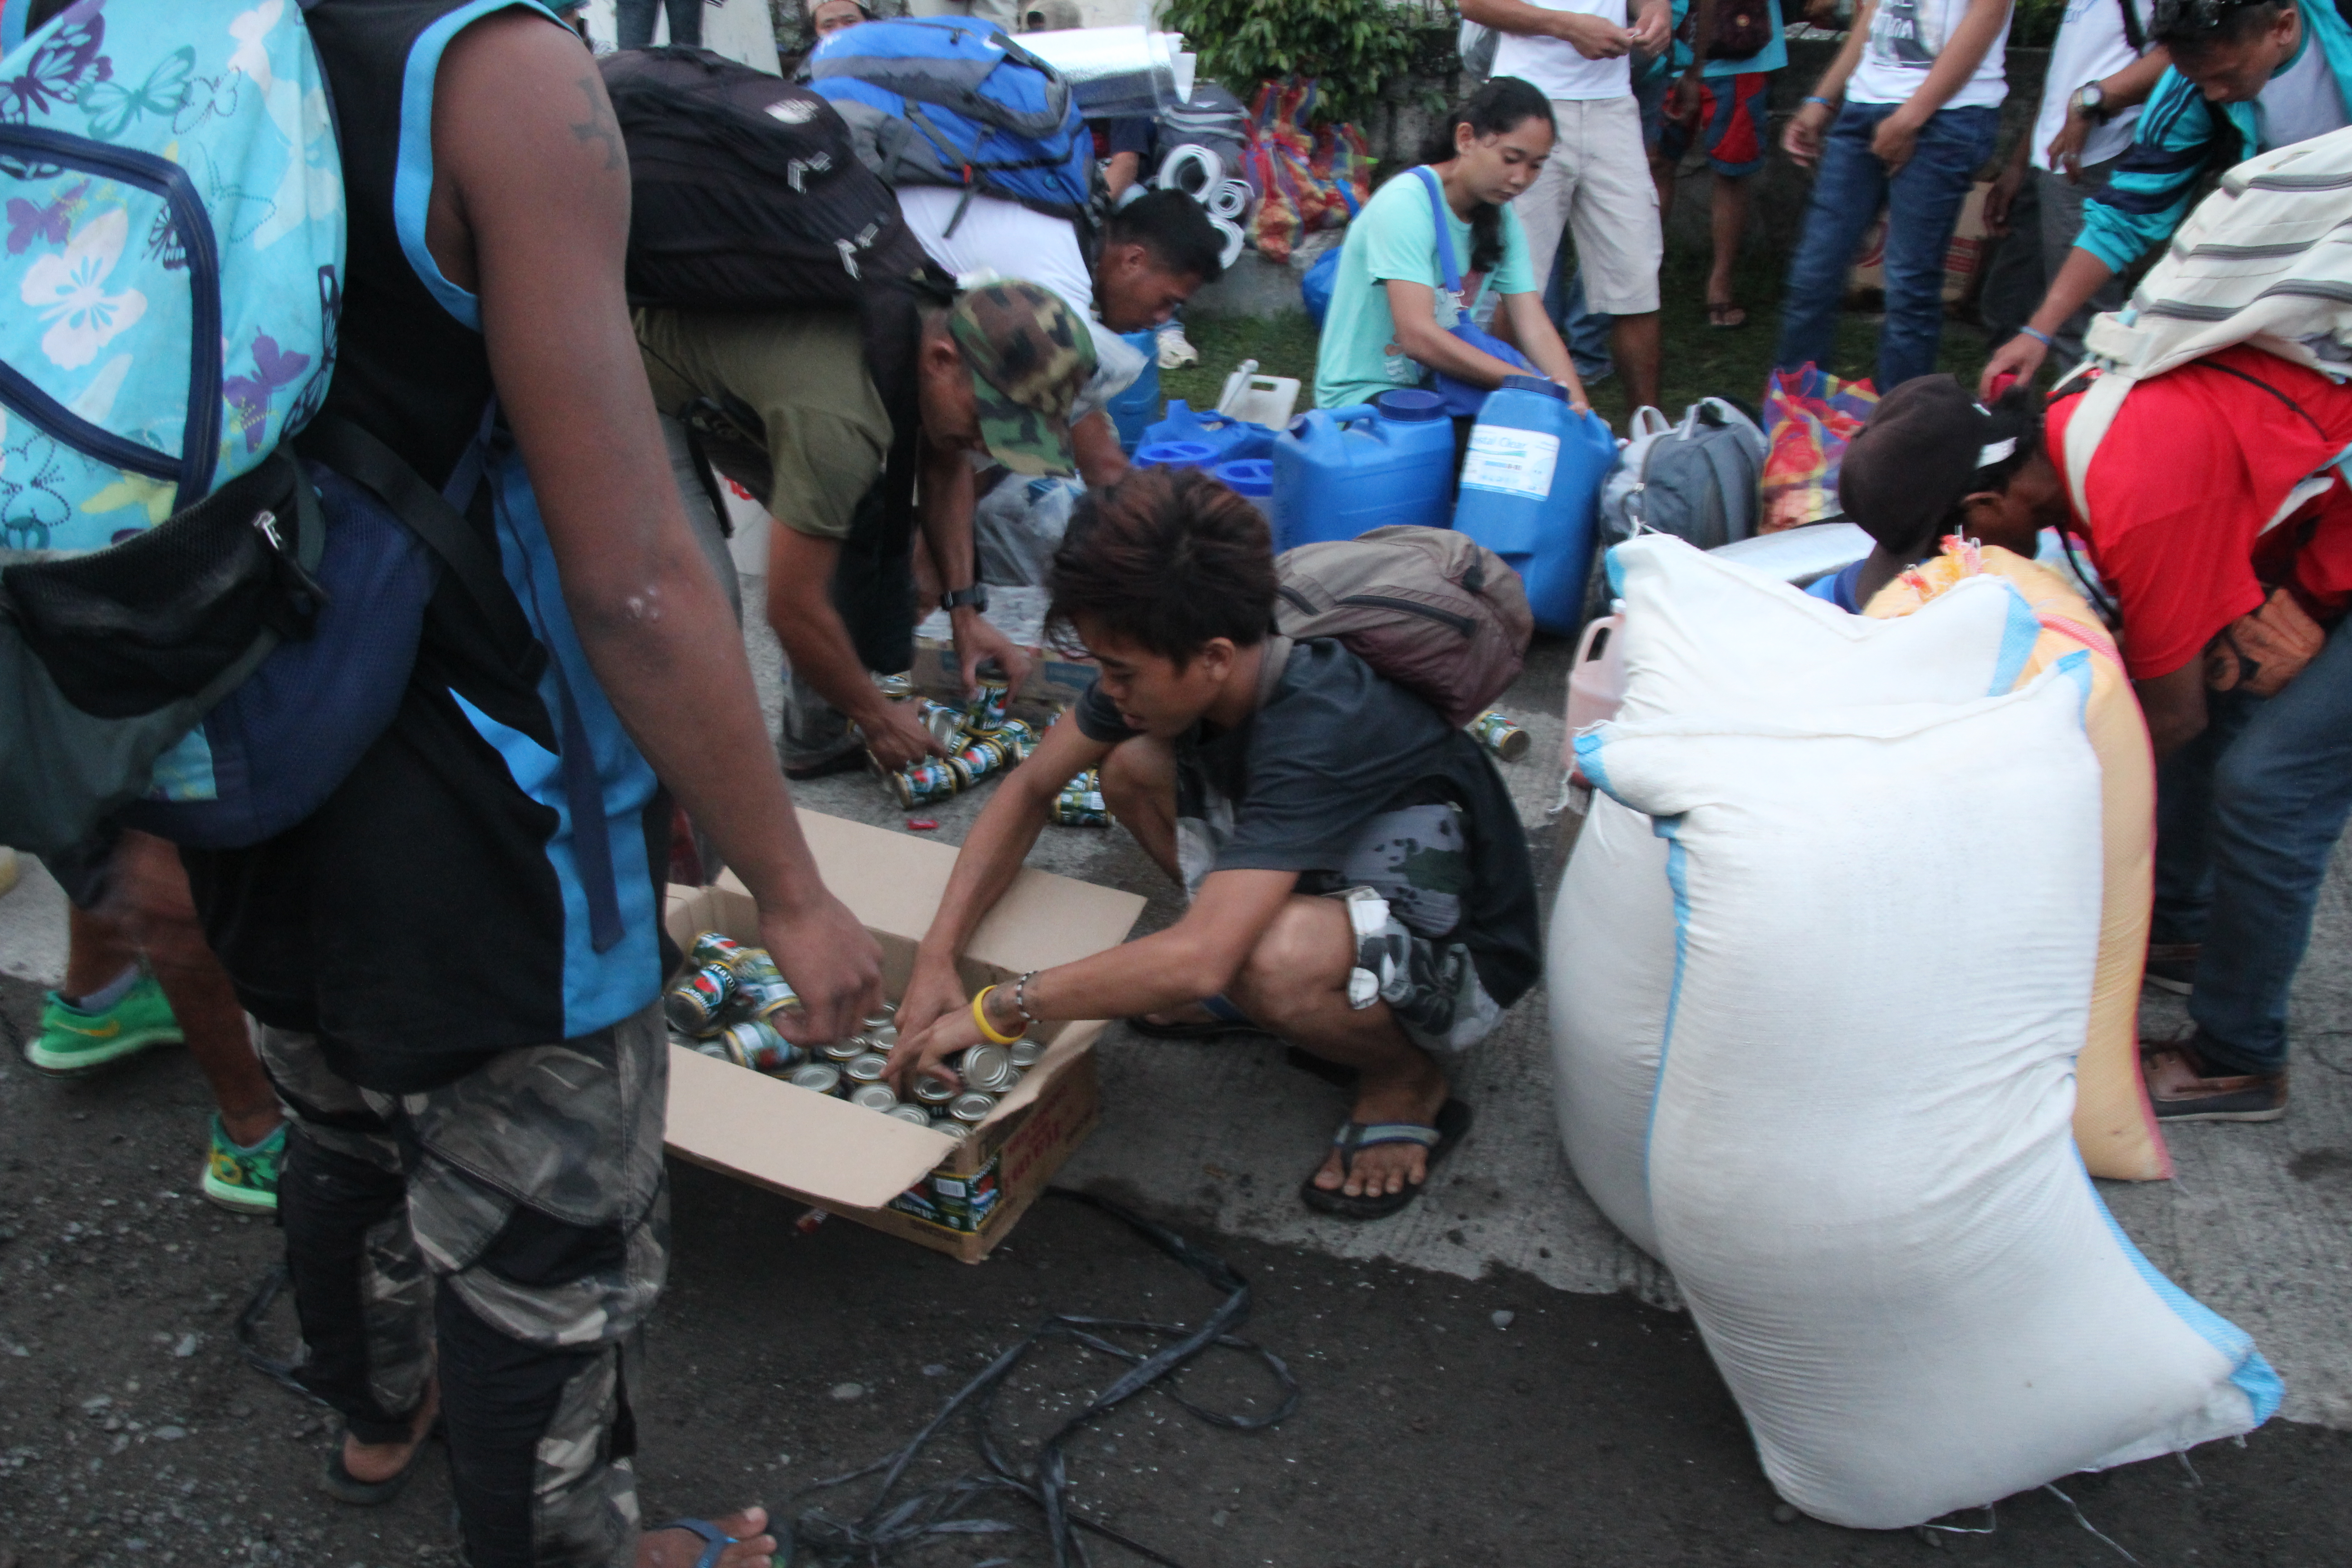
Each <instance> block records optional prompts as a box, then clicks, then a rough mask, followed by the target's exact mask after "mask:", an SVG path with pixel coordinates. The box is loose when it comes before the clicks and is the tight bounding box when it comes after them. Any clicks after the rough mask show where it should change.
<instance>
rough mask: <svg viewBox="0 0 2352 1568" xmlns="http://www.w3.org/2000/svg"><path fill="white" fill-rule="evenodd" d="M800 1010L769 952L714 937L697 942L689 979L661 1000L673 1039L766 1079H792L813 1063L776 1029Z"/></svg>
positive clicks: (691, 953)
mask: <svg viewBox="0 0 2352 1568" xmlns="http://www.w3.org/2000/svg"><path fill="white" fill-rule="evenodd" d="M800 1005H801V1004H800V998H799V997H797V996H795V995H793V988H792V987H791V986H790V985H787V984H785V983H784V977H783V975H782V973H780V972H779V971H778V970H777V968H776V961H775V960H774V959H772V958H771V957H770V956H768V952H767V950H766V949H765V948H758V947H747V946H745V945H744V944H743V943H741V942H737V941H735V940H734V939H733V938H731V937H729V936H727V935H725V934H724V933H722V932H719V931H704V932H703V933H702V934H701V935H700V936H698V937H696V938H695V939H694V945H693V947H692V948H691V949H690V950H688V954H687V971H686V973H684V974H683V975H682V976H680V977H679V979H678V982H677V984H675V985H673V986H671V987H670V989H669V992H668V994H667V995H666V996H664V997H663V998H662V1010H663V1013H664V1015H665V1016H667V1018H668V1020H669V1026H670V1030H671V1033H672V1035H673V1036H676V1037H682V1043H683V1044H686V1045H688V1046H690V1047H693V1048H694V1049H696V1050H698V1051H700V1052H702V1053H703V1054H704V1055H705V1056H711V1057H719V1058H724V1059H725V1060H728V1061H730V1062H733V1063H734V1064H735V1065H736V1066H738V1067H747V1068H751V1069H752V1070H753V1071H755V1072H767V1073H789V1072H790V1071H792V1070H793V1068H796V1067H798V1066H800V1065H801V1064H802V1063H803V1062H804V1061H806V1060H807V1059H808V1053H807V1052H805V1051H803V1050H802V1049H801V1047H798V1046H795V1045H793V1043H792V1042H791V1041H790V1040H787V1039H785V1038H784V1037H783V1034H782V1031H780V1030H779V1029H778V1028H777V1027H776V1018H777V1016H778V1015H779V1014H782V1013H783V1012H785V1011H786V1010H787V1009H791V1010H797V1009H798V1008H799V1006H800Z"/></svg>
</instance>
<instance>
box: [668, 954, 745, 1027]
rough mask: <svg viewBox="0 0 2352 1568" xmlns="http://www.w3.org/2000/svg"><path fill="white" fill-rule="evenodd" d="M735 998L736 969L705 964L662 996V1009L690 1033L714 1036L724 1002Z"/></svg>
mask: <svg viewBox="0 0 2352 1568" xmlns="http://www.w3.org/2000/svg"><path fill="white" fill-rule="evenodd" d="M734 1000H735V972H734V971H733V970H731V969H730V968H728V967H727V966H726V965H725V964H723V963H706V964H704V965H703V966H702V967H701V968H699V969H697V970H695V971H693V972H692V973H688V974H687V975H685V976H683V977H682V978H680V979H679V981H678V983H677V984H675V985H673V986H671V987H670V988H669V994H668V995H667V996H665V997H663V998H662V1012H663V1013H664V1014H665V1015H666V1016H667V1017H668V1019H669V1021H670V1022H671V1023H673V1024H675V1025H677V1026H678V1027H679V1028H681V1029H684V1030H685V1031H686V1032H687V1033H688V1034H689V1035H705V1036H707V1035H715V1034H717V1033H718V1032H719V1017H720V1016H721V1015H722V1014H724V1013H725V1012H726V1011H727V1005H728V1004H729V1003H730V1002H732V1001H734Z"/></svg>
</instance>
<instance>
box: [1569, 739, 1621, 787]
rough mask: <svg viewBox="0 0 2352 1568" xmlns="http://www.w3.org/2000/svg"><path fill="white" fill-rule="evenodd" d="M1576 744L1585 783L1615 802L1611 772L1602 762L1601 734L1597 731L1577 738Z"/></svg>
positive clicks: (1577, 760) (1577, 762) (1578, 760)
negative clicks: (1611, 786)
mask: <svg viewBox="0 0 2352 1568" xmlns="http://www.w3.org/2000/svg"><path fill="white" fill-rule="evenodd" d="M1575 743H1576V765H1577V766H1578V767H1580V768H1582V769H1583V770H1584V777H1585V782H1586V783H1588V784H1591V785H1592V787H1593V788H1594V789H1597V790H1599V791H1600V792H1601V794H1603V795H1607V796H1608V797H1609V798H1610V799H1612V800H1615V799H1616V798H1617V792H1616V791H1615V790H1613V789H1611V788H1610V787H1609V770H1608V768H1607V767H1605V766H1603V765H1602V763H1601V744H1602V742H1601V735H1600V732H1599V731H1594V732H1593V733H1591V734H1590V735H1579V736H1577V737H1576V742H1575Z"/></svg>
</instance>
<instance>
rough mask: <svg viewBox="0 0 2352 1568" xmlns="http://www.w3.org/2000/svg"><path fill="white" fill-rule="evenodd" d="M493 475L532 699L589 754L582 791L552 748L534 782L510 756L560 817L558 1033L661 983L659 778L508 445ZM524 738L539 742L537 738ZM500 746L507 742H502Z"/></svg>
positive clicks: (585, 1029) (575, 1030) (583, 1025)
mask: <svg viewBox="0 0 2352 1568" xmlns="http://www.w3.org/2000/svg"><path fill="white" fill-rule="evenodd" d="M492 481H493V486H492V489H493V494H494V496H495V498H496V500H497V502H498V507H497V512H498V521H499V560H500V563H501V565H502V567H503V568H504V571H505V574H506V578H507V583H508V585H509V587H511V588H512V589H513V590H514V595H515V597H516V599H517V600H519V601H520V604H521V605H522V608H523V613H524V615H525V616H528V617H529V618H530V623H531V629H532V631H533V632H534V633H535V634H537V636H538V638H539V641H540V643H541V646H543V647H545V648H546V649H547V653H548V661H549V665H550V668H549V670H548V673H547V674H546V675H545V676H543V677H541V683H540V700H541V701H542V702H543V703H545V704H546V706H547V710H548V711H549V712H550V713H551V714H553V715H555V716H556V717H557V719H558V721H559V723H560V725H561V728H560V730H559V731H558V732H559V735H560V736H561V737H562V741H564V742H569V741H570V740H571V739H572V735H573V734H574V733H577V734H578V735H579V737H580V741H581V743H582V744H583V745H584V746H585V747H586V756H587V761H588V762H589V763H591V767H590V769H589V770H588V778H587V781H586V782H587V788H586V789H585V791H584V792H583V790H582V789H581V788H580V787H579V786H580V783H581V781H580V780H579V779H578V778H567V777H566V774H565V772H564V768H563V759H562V757H561V756H557V757H555V758H554V760H553V761H552V762H551V763H547V764H544V765H543V766H541V767H538V768H535V769H534V770H533V772H532V774H531V777H532V780H533V781H534V782H531V783H526V782H525V778H524V773H523V772H522V771H521V770H520V769H519V768H518V767H517V766H516V763H515V760H514V758H513V757H512V756H511V755H509V757H508V763H509V771H510V772H513V773H515V782H516V783H517V784H519V785H521V786H522V787H523V789H524V793H526V794H527V795H530V797H531V798H532V799H533V800H535V801H538V802H539V803H540V804H541V805H546V806H549V807H551V808H552V809H553V810H555V811H556V812H557V813H559V814H560V815H561V816H562V826H559V827H558V829H557V832H556V834H555V836H554V837H552V838H551V840H550V841H549V843H548V846H547V856H548V860H549V862H550V864H551V865H552V866H553V868H554V869H555V874H556V879H557V881H558V883H559V884H560V885H561V886H562V889H563V905H564V929H563V1006H564V1034H565V1037H566V1038H573V1037H578V1036H581V1035H584V1034H589V1033H593V1031H595V1030H597V1029H601V1028H604V1027H605V1026H607V1025H610V1024H614V1023H616V1022H618V1021H619V1020H620V1019H622V1018H625V1017H627V1016H629V1015H630V1014H632V1013H635V1012H636V1011H637V1010H638V1009H639V1008H641V1007H643V1006H645V1005H646V1004H647V1003H648V1002H651V1001H652V1000H653V999H654V996H655V994H656V992H657V991H658V989H659V984H660V979H661V961H660V958H659V955H658V941H659V938H658V936H657V935H656V931H657V927H658V921H659V910H660V889H657V888H656V887H655V886H654V882H653V872H652V868H651V867H650V866H649V865H648V864H647V861H646V841H645V824H644V812H645V808H646V804H647V803H648V802H650V801H651V800H652V799H653V797H654V793H655V791H656V788H657V787H658V784H657V783H656V779H655V777H654V772H653V769H652V768H651V767H650V766H649V765H647V763H646V760H645V758H644V757H643V756H642V755H641V754H639V752H638V751H637V749H636V746H635V742H632V741H630V739H629V737H628V735H627V733H626V732H625V731H624V730H623V729H622V728H621V721H620V718H619V716H618V715H617V714H615V713H614V711H613V707H612V704H611V703H610V702H609V701H607V700H606V699H605V697H604V688H603V687H601V686H599V685H598V684H597V682H596V677H595V675H594V672H593V671H592V670H591V669H590V668H589V666H588V656H587V654H586V652H585V651H584V650H583V648H582V647H581V646H580V638H579V635H578V633H577V632H576V631H575V630H574V629H573V627H572V616H571V614H570V612H569V611H568V610H567V609H566V608H565V606H564V603H563V588H562V582H561V580H560V579H559V577H558V576H557V574H556V565H555V555H554V552H553V550H552V548H551V546H550V545H549V543H548V540H547V530H546V528H545V526H544V525H543V524H542V523H541V521H540V518H539V507H538V502H537V499H536V498H535V497H534V496H533V494H532V492H531V489H530V476H529V474H527V473H526V472H525V471H524V468H523V465H522V460H521V458H520V455H519V454H516V453H513V452H508V453H506V454H504V455H503V456H502V457H501V458H499V459H498V460H497V466H496V468H495V469H494V471H493V474H492ZM558 665H560V666H561V667H562V677H561V679H560V680H559V679H558V673H557V669H556V668H555V667H556V666H558ZM567 689H568V690H567ZM567 696H569V697H570V698H571V699H572V701H571V702H570V703H569V704H568V705H567V703H566V702H565V698H566V697H567ZM483 722H484V721H480V720H477V721H476V728H477V729H482V733H483V736H484V738H485V739H486V740H488V741H489V742H490V743H491V744H492V745H494V746H497V745H499V739H498V737H497V736H495V735H493V734H491V732H490V731H488V729H483V728H482V726H483ZM531 750H532V751H533V752H539V753H541V754H542V755H544V754H545V752H544V748H542V747H540V746H539V745H538V744H537V742H532V744H531ZM500 751H501V754H502V755H503V754H507V753H506V751H505V748H503V747H501V748H500ZM575 798H577V799H581V800H582V804H583V810H584V811H588V812H593V811H595V810H597V809H599V808H601V810H602V814H603V820H602V821H600V822H593V823H591V822H582V821H580V820H578V817H579V816H581V815H582V814H581V813H575V812H574V811H573V810H572V801H573V800H574V799H575ZM592 836H593V837H592ZM600 928H601V929H600ZM608 938H609V940H606V939H608Z"/></svg>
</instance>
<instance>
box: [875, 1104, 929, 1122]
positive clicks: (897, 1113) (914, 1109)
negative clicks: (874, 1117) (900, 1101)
mask: <svg viewBox="0 0 2352 1568" xmlns="http://www.w3.org/2000/svg"><path fill="white" fill-rule="evenodd" d="M884 1114H885V1115H887V1116H888V1117H889V1118H890V1119H891V1120H892V1121H904V1122H907V1123H908V1125H910V1126H915V1127H929V1125H930V1124H931V1113H930V1112H929V1111H928V1110H924V1109H923V1108H922V1107H921V1106H919V1105H894V1106H892V1107H891V1108H890V1109H889V1110H887V1111H885V1112H884Z"/></svg>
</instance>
